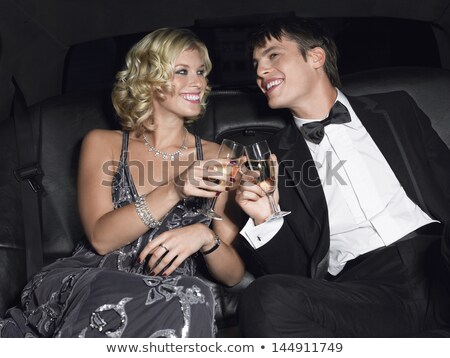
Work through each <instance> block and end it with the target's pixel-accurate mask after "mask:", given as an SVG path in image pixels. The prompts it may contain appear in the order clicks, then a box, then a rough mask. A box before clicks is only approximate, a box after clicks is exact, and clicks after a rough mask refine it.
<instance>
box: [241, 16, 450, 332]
mask: <svg viewBox="0 0 450 358" xmlns="http://www.w3.org/2000/svg"><path fill="white" fill-rule="evenodd" d="M251 46H252V47H253V60H254V67H255V70H256V75H257V84H258V86H259V87H260V89H261V91H262V92H263V93H264V94H265V95H266V97H267V100H268V104H269V106H270V107H271V108H288V109H289V110H290V111H291V112H292V115H293V117H294V118H293V121H292V123H291V124H290V125H288V126H287V127H285V128H283V129H282V130H281V131H279V132H278V133H277V134H275V135H274V136H273V137H272V138H271V139H270V140H269V144H270V147H271V149H272V151H273V152H274V153H275V154H276V157H277V159H278V161H279V168H278V169H279V176H278V190H279V205H280V207H281V209H282V210H286V211H291V212H292V213H291V214H290V215H288V216H285V217H284V218H282V219H278V220H276V221H271V222H265V219H266V218H267V217H268V216H269V215H270V213H271V209H270V206H269V204H268V200H267V198H266V196H265V195H264V192H263V191H262V189H261V188H260V187H259V186H257V185H255V184H254V181H252V178H253V177H254V176H255V175H257V173H254V172H250V173H247V175H245V176H244V179H246V180H245V181H244V182H243V183H242V184H241V185H240V187H239V189H238V190H237V193H236V201H237V203H238V204H239V205H240V206H241V208H242V209H243V210H244V211H245V213H246V214H247V215H248V216H249V217H250V219H249V221H248V222H247V225H246V226H245V227H244V228H243V230H242V231H241V233H242V235H243V236H244V237H245V238H246V239H247V241H248V244H249V245H248V246H249V247H252V254H253V257H254V258H255V261H256V262H258V263H259V265H260V269H261V271H262V273H263V274H264V275H263V276H262V277H260V278H258V279H256V280H255V281H254V282H253V283H252V284H251V285H250V286H249V287H248V289H247V290H246V291H245V292H244V294H243V296H242V300H241V302H240V309H239V319H240V325H241V329H242V333H243V335H244V336H251V337H406V336H420V335H423V334H424V333H422V332H423V331H424V330H430V329H436V328H439V327H442V326H444V325H448V324H449V323H450V320H449V317H450V314H449V311H450V307H449V305H448V302H449V301H448V300H449V294H448V292H449V280H448V276H446V275H447V273H446V271H445V269H444V267H445V262H444V261H445V260H443V259H442V250H441V244H442V243H443V244H444V245H447V250H448V240H449V238H448V236H449V235H448V230H445V231H446V234H445V235H446V238H445V241H444V236H445V235H444V234H443V232H444V226H445V224H446V223H447V222H448V218H449V217H450V215H449V207H450V204H449V203H450V151H449V149H448V148H447V146H446V145H445V144H444V143H443V141H442V140H441V139H440V138H439V136H438V135H437V134H436V133H435V131H434V130H433V129H432V127H431V125H430V121H429V119H428V118H427V117H426V116H425V114H424V113H423V112H422V111H421V110H420V109H419V108H418V106H417V105H416V104H415V103H414V101H413V100H412V98H411V97H410V96H409V95H408V94H406V93H405V92H392V93H386V94H376V95H368V96H364V97H347V96H345V95H344V94H343V93H342V92H341V91H339V90H338V88H337V87H338V86H339V75H338V71H337V65H336V58H337V51H336V47H335V44H334V42H333V41H332V40H331V39H330V38H329V37H328V36H327V35H326V34H325V33H324V32H323V30H322V29H321V28H320V27H318V26H317V25H316V24H314V23H312V22H309V21H306V20H301V19H278V20H275V21H273V22H271V23H269V24H265V25H262V26H261V27H260V28H259V29H258V30H257V31H256V32H255V33H254V34H253V35H252V37H251ZM328 116H329V118H327V117H328ZM324 118H327V119H326V120H325V121H323V122H322V124H321V123H319V121H320V120H323V119H324ZM252 175H253V176H252ZM447 264H448V263H447ZM444 273H445V274H444Z"/></svg>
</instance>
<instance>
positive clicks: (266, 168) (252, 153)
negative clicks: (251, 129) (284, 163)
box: [245, 140, 291, 221]
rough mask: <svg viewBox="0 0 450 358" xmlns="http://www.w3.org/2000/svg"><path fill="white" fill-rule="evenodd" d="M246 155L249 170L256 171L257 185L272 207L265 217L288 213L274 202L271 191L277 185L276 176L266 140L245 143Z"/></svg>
mask: <svg viewBox="0 0 450 358" xmlns="http://www.w3.org/2000/svg"><path fill="white" fill-rule="evenodd" d="M245 153H246V155H247V166H248V167H249V168H250V170H253V171H258V172H259V176H258V178H256V181H257V184H258V186H259V187H260V188H261V189H262V190H264V192H265V193H266V196H267V197H268V199H269V202H270V206H271V207H272V214H271V215H270V216H269V217H268V218H267V219H266V221H271V220H274V219H278V218H281V217H283V216H286V215H288V214H290V213H291V212H290V211H281V210H280V209H279V208H278V205H276V204H275V200H274V198H273V193H274V192H275V189H276V187H277V177H276V173H275V163H274V162H273V160H272V158H271V152H270V148H269V144H268V143H267V141H266V140H262V141H260V142H257V143H254V144H250V145H247V146H246V147H245Z"/></svg>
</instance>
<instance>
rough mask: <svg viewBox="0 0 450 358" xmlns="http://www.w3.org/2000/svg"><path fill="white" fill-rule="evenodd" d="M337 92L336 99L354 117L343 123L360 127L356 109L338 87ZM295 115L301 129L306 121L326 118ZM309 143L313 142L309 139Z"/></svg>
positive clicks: (354, 127)
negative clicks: (306, 117)
mask: <svg viewBox="0 0 450 358" xmlns="http://www.w3.org/2000/svg"><path fill="white" fill-rule="evenodd" d="M336 92H337V96H336V101H339V102H341V103H342V104H343V105H344V106H345V107H347V109H348V112H349V113H350V118H351V119H352V120H351V122H348V123H344V124H343V125H344V126H346V127H349V128H352V129H356V130H357V129H358V128H360V127H361V126H362V124H361V121H360V120H359V118H358V116H357V115H356V113H355V111H354V110H353V108H352V106H351V104H350V102H349V101H348V99H347V97H346V96H345V95H344V94H343V93H342V92H341V91H340V90H339V89H338V88H336ZM336 101H335V103H336ZM293 117H294V121H295V124H296V125H297V128H298V129H300V128H301V127H302V126H303V125H304V124H306V123H311V122H318V121H321V120H323V119H324V118H317V119H316V118H314V119H312V118H308V119H305V118H300V117H296V116H293ZM309 143H311V142H309V141H308V144H309ZM311 144H313V145H315V146H316V145H317V144H314V143H311Z"/></svg>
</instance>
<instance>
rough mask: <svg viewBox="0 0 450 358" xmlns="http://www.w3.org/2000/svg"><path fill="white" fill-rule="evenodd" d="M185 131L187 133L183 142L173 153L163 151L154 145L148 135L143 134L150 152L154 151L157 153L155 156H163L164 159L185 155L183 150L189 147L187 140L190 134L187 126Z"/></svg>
mask: <svg viewBox="0 0 450 358" xmlns="http://www.w3.org/2000/svg"><path fill="white" fill-rule="evenodd" d="M184 131H185V132H186V134H185V135H184V139H183V143H182V144H181V146H180V148H179V149H178V150H177V151H175V152H173V153H167V152H163V151H161V150H159V149H157V148H155V147H154V146H152V145H151V144H150V142H149V140H148V139H147V137H146V136H145V134H144V135H143V137H144V142H145V143H144V144H145V146H146V147H147V150H148V151H149V152H153V153H154V154H155V157H159V156H161V158H162V159H169V160H175V158H176V157H177V156H179V157H181V156H182V155H183V154H182V153H181V152H182V151H183V150H185V149H187V146H186V140H187V136H188V130H187V129H186V127H184Z"/></svg>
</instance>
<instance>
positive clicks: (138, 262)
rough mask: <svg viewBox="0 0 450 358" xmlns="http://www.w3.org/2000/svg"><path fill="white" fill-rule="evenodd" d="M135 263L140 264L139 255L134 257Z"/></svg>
mask: <svg viewBox="0 0 450 358" xmlns="http://www.w3.org/2000/svg"><path fill="white" fill-rule="evenodd" d="M135 263H136V264H138V265H140V264H141V263H142V261H141V258H140V257H139V256H138V257H136V261H135Z"/></svg>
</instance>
